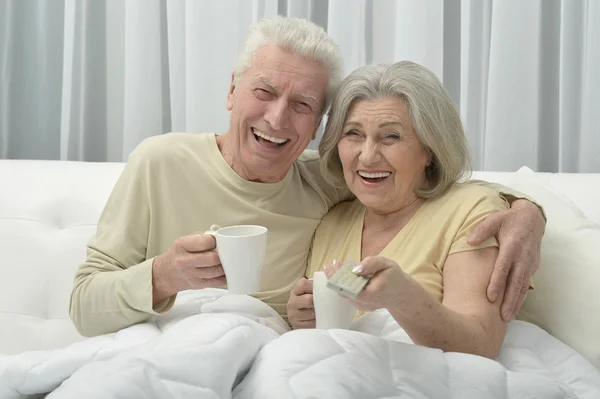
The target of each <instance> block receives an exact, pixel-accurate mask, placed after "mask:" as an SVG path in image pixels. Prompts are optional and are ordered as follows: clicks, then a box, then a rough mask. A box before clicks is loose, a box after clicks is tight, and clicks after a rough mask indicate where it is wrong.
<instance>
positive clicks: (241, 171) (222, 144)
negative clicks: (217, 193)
mask: <svg viewBox="0 0 600 399" xmlns="http://www.w3.org/2000/svg"><path fill="white" fill-rule="evenodd" d="M216 138H217V147H218V148H219V151H220V152H221V155H222V156H223V159H225V162H227V164H228V165H229V167H230V168H231V169H233V171H234V172H235V173H237V174H238V176H240V177H241V178H242V179H244V180H248V181H253V182H257V183H277V182H280V181H281V180H283V179H284V178H285V176H286V174H287V172H286V173H285V174H283V175H281V174H278V175H268V174H264V175H260V176H259V175H257V174H256V173H252V171H250V170H248V168H246V167H245V166H244V164H243V163H242V162H241V161H240V160H239V159H238V158H237V156H236V153H235V149H234V148H233V146H232V145H231V143H230V136H229V134H228V133H225V134H222V135H216Z"/></svg>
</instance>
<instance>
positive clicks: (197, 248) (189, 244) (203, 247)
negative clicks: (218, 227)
mask: <svg viewBox="0 0 600 399" xmlns="http://www.w3.org/2000/svg"><path fill="white" fill-rule="evenodd" d="M175 245H177V246H179V247H181V248H182V249H183V250H184V251H186V252H204V251H211V250H213V249H215V247H216V245H217V242H216V241H215V238H214V237H213V236H211V235H208V234H192V235H188V236H183V237H179V238H178V239H177V240H176V241H175Z"/></svg>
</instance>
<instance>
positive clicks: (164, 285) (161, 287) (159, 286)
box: [152, 255, 177, 306]
mask: <svg viewBox="0 0 600 399" xmlns="http://www.w3.org/2000/svg"><path fill="white" fill-rule="evenodd" d="M162 260H163V259H162V258H161V256H160V255H159V256H157V257H155V258H154V260H153V261H152V306H156V305H157V304H159V303H161V302H163V301H164V300H166V299H168V298H169V297H171V296H173V295H175V294H177V290H176V289H175V288H174V287H173V286H172V284H171V283H170V281H169V278H168V277H167V276H164V275H163V271H164V265H163V263H162Z"/></svg>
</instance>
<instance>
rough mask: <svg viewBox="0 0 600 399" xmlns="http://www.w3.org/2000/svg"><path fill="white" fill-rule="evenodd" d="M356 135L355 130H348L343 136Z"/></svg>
mask: <svg viewBox="0 0 600 399" xmlns="http://www.w3.org/2000/svg"><path fill="white" fill-rule="evenodd" d="M356 135H358V133H357V132H356V130H348V131H347V132H346V133H344V136H356Z"/></svg>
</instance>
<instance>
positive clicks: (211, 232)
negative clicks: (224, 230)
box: [204, 224, 221, 251]
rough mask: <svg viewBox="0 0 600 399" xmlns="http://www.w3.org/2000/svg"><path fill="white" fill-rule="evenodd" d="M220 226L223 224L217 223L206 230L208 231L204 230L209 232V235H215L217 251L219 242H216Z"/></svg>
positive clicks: (206, 232)
mask: <svg viewBox="0 0 600 399" xmlns="http://www.w3.org/2000/svg"><path fill="white" fill-rule="evenodd" d="M220 228H221V226H219V225H217V224H213V225H212V226H210V230H206V231H205V232H204V234H207V235H209V236H213V237H214V238H215V249H214V251H216V250H217V243H216V240H217V231H218V230H219V229H220Z"/></svg>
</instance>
